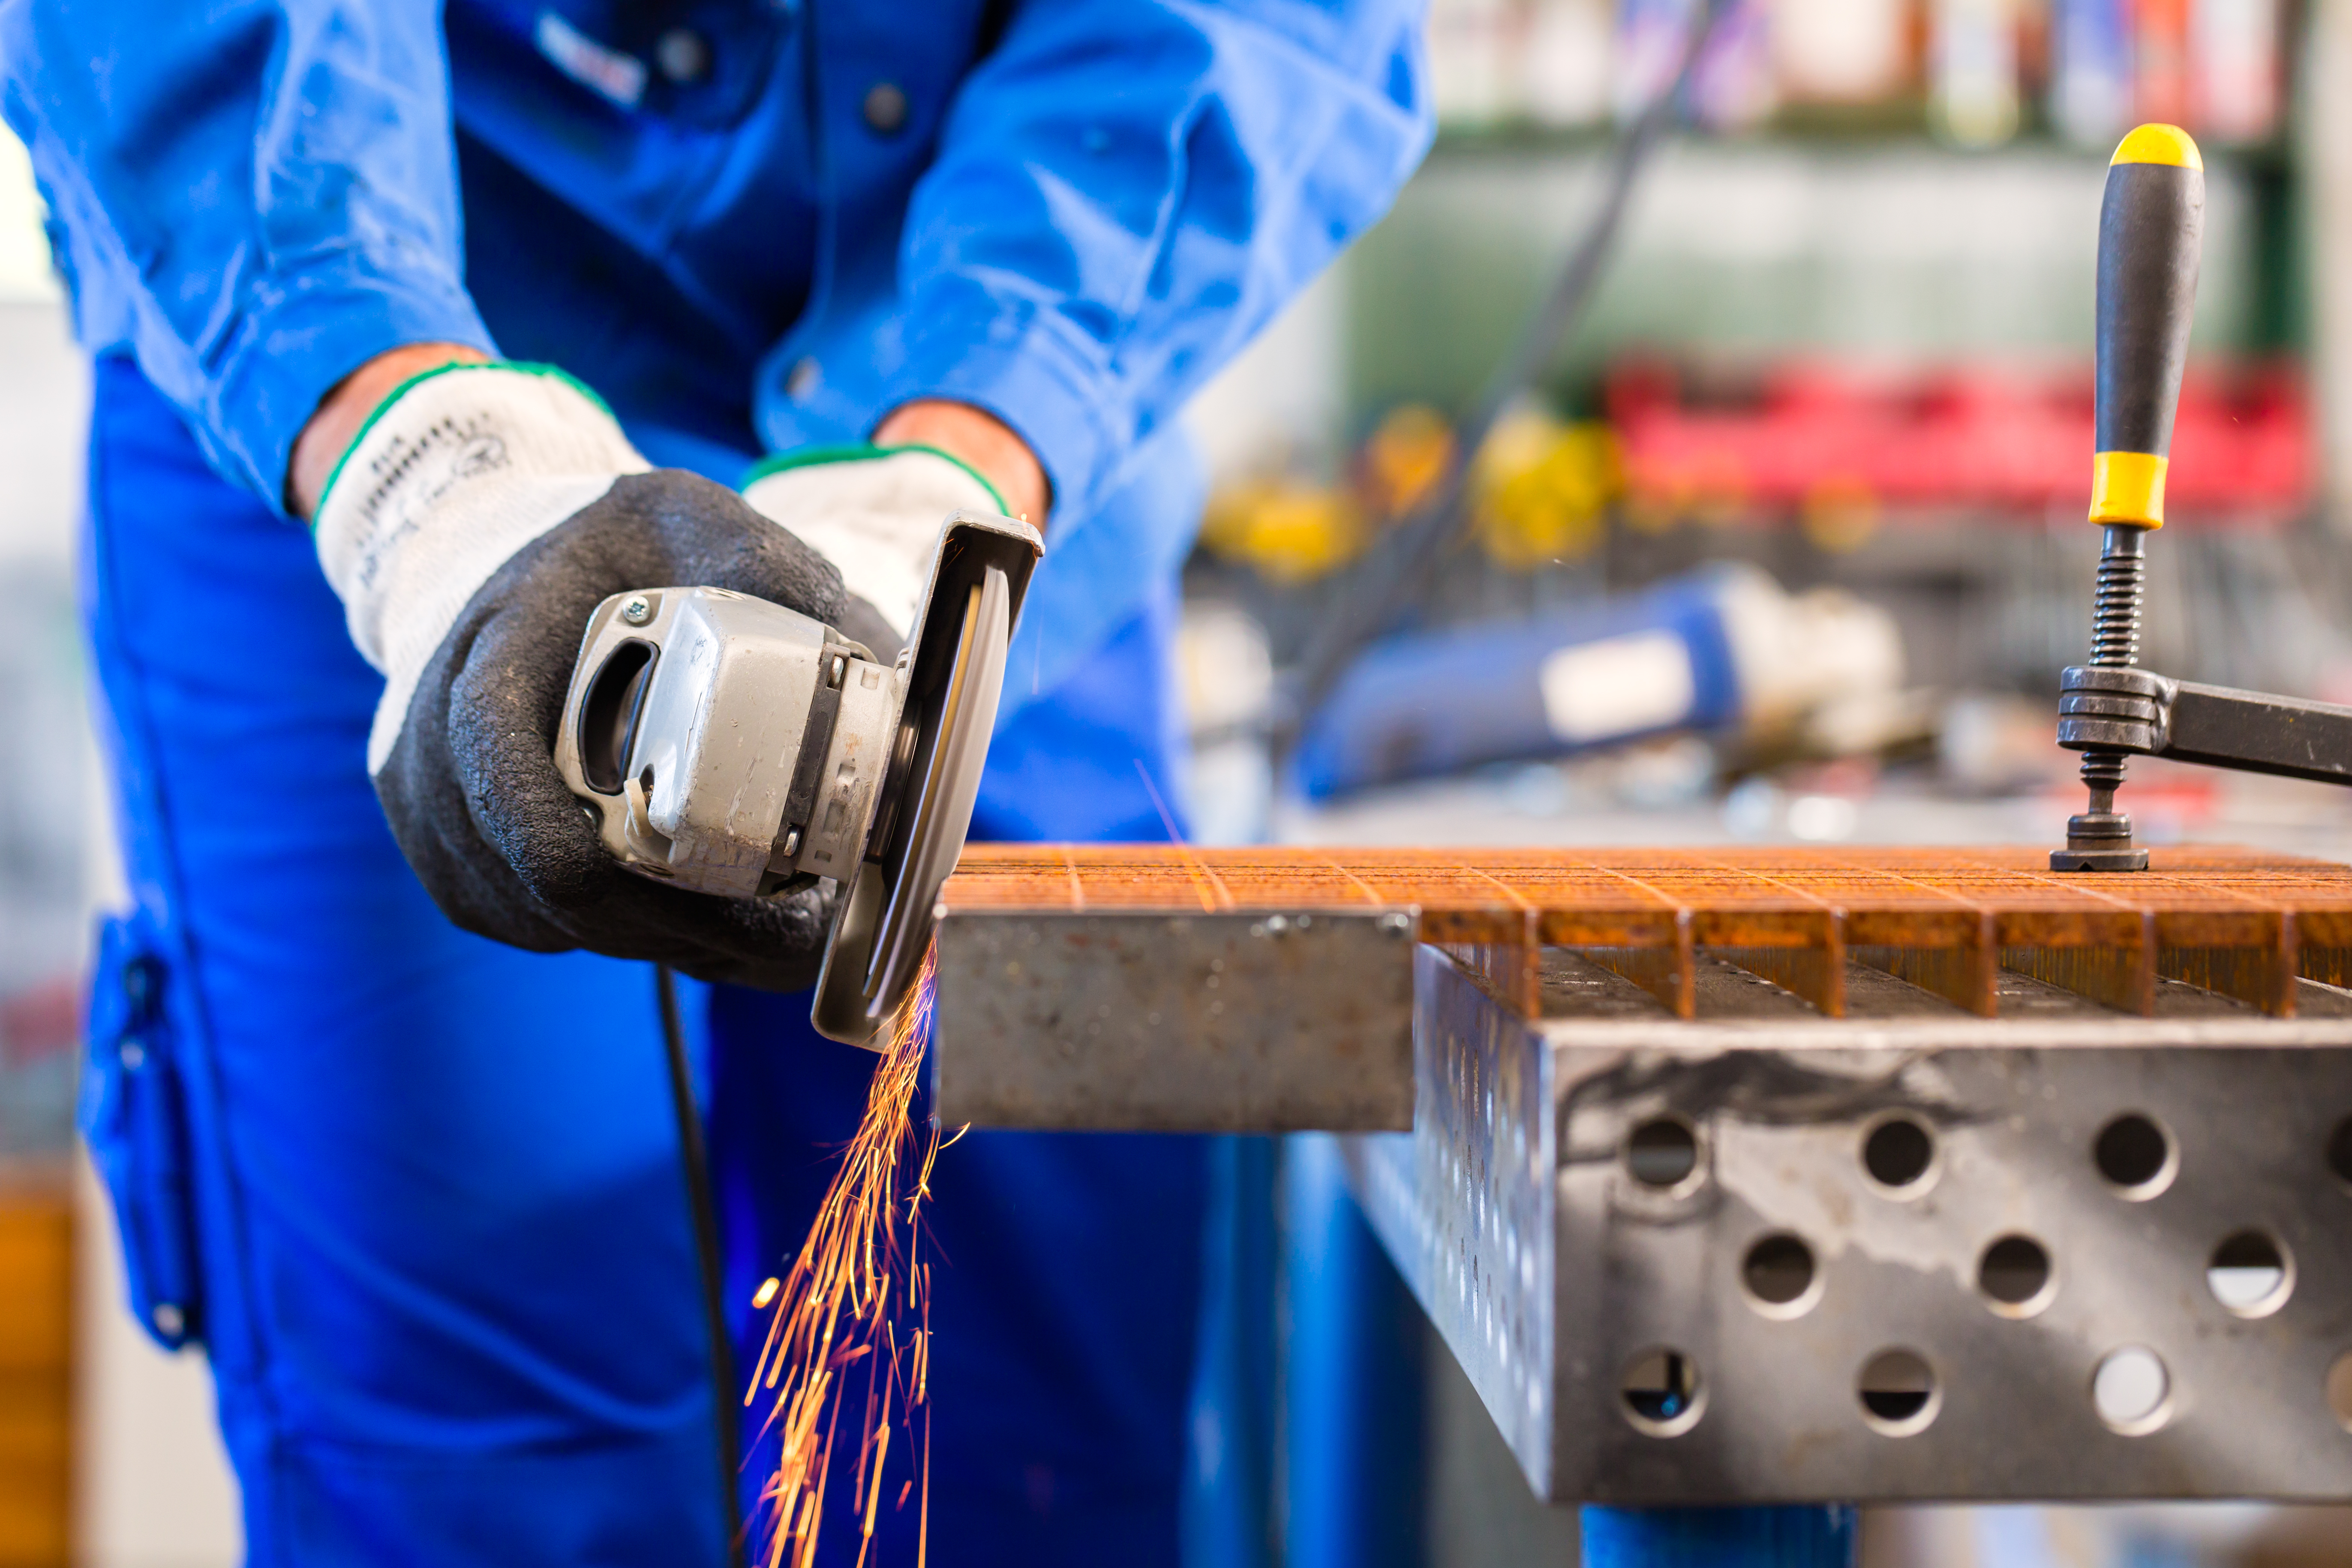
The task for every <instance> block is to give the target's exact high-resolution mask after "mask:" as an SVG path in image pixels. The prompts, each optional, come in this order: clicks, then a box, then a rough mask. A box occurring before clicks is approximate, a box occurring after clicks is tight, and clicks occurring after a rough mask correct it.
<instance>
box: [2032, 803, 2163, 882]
mask: <svg viewBox="0 0 2352 1568" xmlns="http://www.w3.org/2000/svg"><path fill="white" fill-rule="evenodd" d="M2050 868H2051V869H2052V870H2053V871H2145V870H2147V850H2145V849H2142V848H2139V847H2137V846H2136V845H2134V844H2133V843H2132V825H2131V818H2130V817H2129V816H2126V814H2125V813H2123V812H2120V811H2086V812H2084V813H2082V814H2081V815H2080V816H2070V817H2068V818H2067V819H2066V847H2065V848H2063V849H2053V850H2052V851H2050Z"/></svg>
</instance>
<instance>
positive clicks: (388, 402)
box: [305, 359, 987, 534]
mask: <svg viewBox="0 0 2352 1568" xmlns="http://www.w3.org/2000/svg"><path fill="white" fill-rule="evenodd" d="M461 370H512V371H520V372H521V373H522V374H525V375H543V376H546V377H548V378H550V379H551V380H554V381H561V382H565V383H568V384H570V385H571V387H572V391H574V392H576V393H578V394H580V395H581V396H583V397H584V398H586V399H587V400H588V401H589V402H591V403H593V404H594V405H596V406H597V407H598V408H600V409H602V410H604V416H605V417H606V418H608V419H610V420H612V421H613V423H614V424H615V425H618V424H619V423H620V422H621V419H620V416H618V415H616V414H614V412H613V405H611V404H609V403H607V402H605V401H604V399H603V398H601V397H599V396H597V395H596V389H595V388H594V387H593V386H590V385H589V384H587V383H586V382H583V381H582V380H581V379H580V378H579V377H578V376H576V375H574V374H572V373H571V372H570V371H568V370H566V369H564V368H563V367H562V365H560V364H540V363H535V362H533V361H529V360H505V359H489V360H482V359H461V360H452V361H451V362H450V363H447V364H436V365H435V366H434V367H433V368H432V369H431V370H420V371H418V372H417V373H416V374H415V375H412V376H410V377H409V378H408V379H407V380H406V381H404V382H402V383H401V384H399V385H398V386H395V387H394V388H393V389H392V390H391V391H390V392H387V393H385V394H384V395H383V399H382V400H381V401H380V402H378V403H377V404H376V405H375V406H374V407H373V408H372V409H370V410H368V416H367V417H366V418H365V419H362V420H361V421H360V427H359V428H358V429H357V430H355V431H353V432H352V438H351V442H350V444H349V445H347V446H346V447H344V448H343V455H342V456H341V457H340V458H336V459H335V466H334V467H333V468H331V469H330V470H329V471H328V474H327V482H326V484H325V485H324V486H323V487H321V488H320V491H319V504H318V505H317V506H314V507H312V508H311V509H310V521H308V523H307V524H305V526H306V527H308V528H309V529H310V531H311V532H312V533H314V534H315V533H317V532H318V531H319V514H320V512H323V511H325V510H327V499H328V498H329V497H330V496H331V495H333V494H334V493H335V481H336V480H337V479H341V478H342V477H343V468H344V465H346V464H347V463H349V462H350V461H351V460H352V453H353V452H356V451H358V450H359V449H360V443H361V442H362V441H364V440H366V439H367V437H368V432H369V431H371V430H373V429H374V428H375V426H376V421H378V420H380V419H382V418H383V416H385V415H386V414H388V413H390V412H391V411H392V405H394V404H395V403H397V402H399V401H400V400H401V399H402V398H403V397H405V396H406V395H408V394H409V392H410V391H411V390H412V389H414V388H415V387H416V386H419V385H421V384H424V383H425V382H428V381H431V380H432V379H433V378H434V377H435V376H437V375H448V374H451V373H453V372H456V371H461ZM981 482H982V483H983V484H985V483H986V482H987V481H986V480H984V479H983V480H982V481H981Z"/></svg>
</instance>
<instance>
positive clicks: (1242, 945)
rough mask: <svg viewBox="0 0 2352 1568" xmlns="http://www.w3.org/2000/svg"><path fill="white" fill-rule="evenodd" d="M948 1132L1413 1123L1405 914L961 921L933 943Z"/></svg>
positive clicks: (939, 1097) (948, 922)
mask: <svg viewBox="0 0 2352 1568" xmlns="http://www.w3.org/2000/svg"><path fill="white" fill-rule="evenodd" d="M937 941H938V963H939V970H938V985H939V991H938V1004H937V1010H936V1013H935V1015H934V1018H935V1022H934V1029H935V1030H936V1037H937V1040H938V1056H937V1058H936V1063H937V1068H936V1071H937V1077H936V1079H935V1080H934V1098H935V1103H936V1105H937V1108H938V1113H939V1115H940V1119H941V1120H942V1121H945V1122H948V1123H949V1124H950V1125H952V1124H955V1123H959V1122H965V1121H970V1122H976V1123H979V1124H981V1125H983V1126H989V1127H1027V1128H1065V1129H1067V1128H1076V1129H1103V1128H1116V1129H1121V1130H1131V1131H1155V1132H1239V1131H1255V1132H1282V1131H1307V1130H1321V1131H1380V1130H1388V1129H1403V1128H1409V1127H1411V1126H1412V1105H1413V1084H1412V955H1413V949H1414V945H1415V944H1414V942H1413V920H1412V914H1411V913H1410V912H1409V911H1405V910H1393V911H1388V910H1278V911H1272V912H1265V911H1259V912H1252V913H1246V914H1236V913H1209V912H1205V911H1201V910H1192V911H1190V912H1177V913H1167V914H1151V915H1139V914H1135V913H1113V914H1068V913H1043V914H1039V913H1024V912H1011V911H1003V912H982V913H961V912H959V911H957V910H956V909H955V906H954V904H953V903H952V901H950V902H948V903H947V904H946V906H945V908H944V909H943V910H942V918H941V920H940V924H939V928H938V933H937Z"/></svg>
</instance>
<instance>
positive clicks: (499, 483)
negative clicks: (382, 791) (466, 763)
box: [312, 364, 651, 773]
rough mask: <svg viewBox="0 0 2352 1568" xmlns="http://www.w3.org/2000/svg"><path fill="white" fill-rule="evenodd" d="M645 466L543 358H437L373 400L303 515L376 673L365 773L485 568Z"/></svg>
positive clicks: (594, 404) (378, 758)
mask: <svg viewBox="0 0 2352 1568" xmlns="http://www.w3.org/2000/svg"><path fill="white" fill-rule="evenodd" d="M650 467H651V465H650V464H648V463H647V462H646V460H645V458H642V457H641V456H639V455H638V453H637V450H636V448H635V447H633V446H631V445H630V443H629V438H628V437H627V436H625V434H623V433H622V430H621V426H620V424H619V422H618V421H616V420H615V419H614V417H613V415H612V411H611V410H609V409H608V408H606V407H605V406H604V403H603V402H602V401H601V400H600V399H599V398H598V397H597V396H596V395H595V394H593V393H592V392H590V391H589V390H588V389H587V388H586V387H584V386H583V385H581V384H579V383H578V382H576V381H574V380H572V377H570V376H568V375H566V374H563V373H562V371H559V370H556V369H554V368H553V367H552V366H546V365H520V364H457V365H448V366H445V367H443V368H441V369H438V370H434V371H430V372H427V373H426V374H424V375H420V376H417V377H416V378H415V379H414V380H412V381H409V382H406V383H404V384H403V385H402V386H400V387H399V388H398V389H397V390H396V391H394V393H393V395H391V396H389V397H387V398H385V399H384V400H383V404H382V405H380V406H378V408H377V409H376V411H375V413H374V414H373V415H372V416H370V417H369V419H368V422H367V424H366V425H364V426H362V427H361V430H360V434H359V436H358V437H357V438H356V439H355V440H353V441H352V446H351V449H350V450H349V451H348V452H346V453H344V455H343V458H342V460H341V462H340V463H338V464H337V465H336V467H335V471H334V473H333V475H332V476H331V477H330V478H329V479H328V481H327V489H326V494H325V495H324V497H323V498H322V499H321V500H320V503H319V509H318V514H317V516H316V518H315V519H314V521H313V522H312V532H313V533H314V535H315V536H316V540H317V545H318V552H319V563H320V565H321V566H322V567H323V568H324V569H325V571H326V575H327V581H328V582H329V583H330V584H332V585H333V587H334V590H335V592H336V594H337V595H339V596H340V597H341V599H342V601H343V609H344V615H345V617H346V619H347V621H348V623H349V625H350V627H351V635H352V643H353V644H354V645H355V646H356V647H358V648H359V650H360V653H361V655H362V657H363V658H366V659H367V661H368V662H369V663H370V664H372V665H373V666H374V667H375V668H377V669H379V670H381V671H383V675H384V679H385V680H386V682H387V688H386V690H385V692H384V698H383V702H382V704H381V705H379V707H378V708H377V710H376V723H375V729H374V731H373V733H372V734H371V735H370V736H369V739H368V766H369V771H370V772H371V773H373V772H374V771H375V770H376V769H377V768H378V767H379V766H380V765H381V764H382V763H383V757H384V756H385V755H387V754H388V753H389V752H390V751H391V748H392V742H393V740H394V737H395V736H396V735H397V733H398V731H399V728H400V723H401V721H402V719H403V718H404V716H405V715H406V713H407V710H408V700H409V698H410V696H411V695H412V694H413V692H414V690H415V681H416V678H417V675H418V672H419V671H421V670H422V669H423V668H424V667H425V661H426V660H428V659H429V658H432V657H433V653H434V650H435V649H436V648H437V647H440V646H441V639H442V638H443V637H446V636H447V635H448V631H449V627H450V626H452V625H453V624H455V622H456V620H457V616H458V613H459V612H460V611H462V610H463V609H464V608H465V606H466V604H467V601H468V600H469V599H471V598H472V597H473V595H474V594H475V592H476V591H477V590H478V588H480V586H481V585H482V584H483V583H485V582H487V581H488V579H489V577H490V574H492V573H494V572H496V571H497V570H498V569H499V567H500V566H502V565H504V564H505V563H506V562H507V561H508V560H509V558H510V557H511V556H513V554H514V553H515V552H517V551H519V550H520V549H521V548H522V547H523V546H524V545H526V544H529V543H530V542H531V541H532V540H534V539H537V538H538V537H539V536H540V535H541V534H542V533H545V532H546V531H548V530H549V529H551V528H553V527H554V526H555V525H556V524H557V523H560V522H562V521H563V520H564V519H566V518H568V517H570V516H571V515H572V513H574V512H576V511H578V510H580V509H581V508H583V507H584V506H587V505H589V504H590V503H592V502H593V501H594V500H597V499H598V498H599V497H601V496H603V495H604V492H605V491H606V490H608V489H612V487H613V481H614V479H616V478H618V477H619V476H621V475H623V474H635V473H643V472H646V470H647V469H648V468H650Z"/></svg>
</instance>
